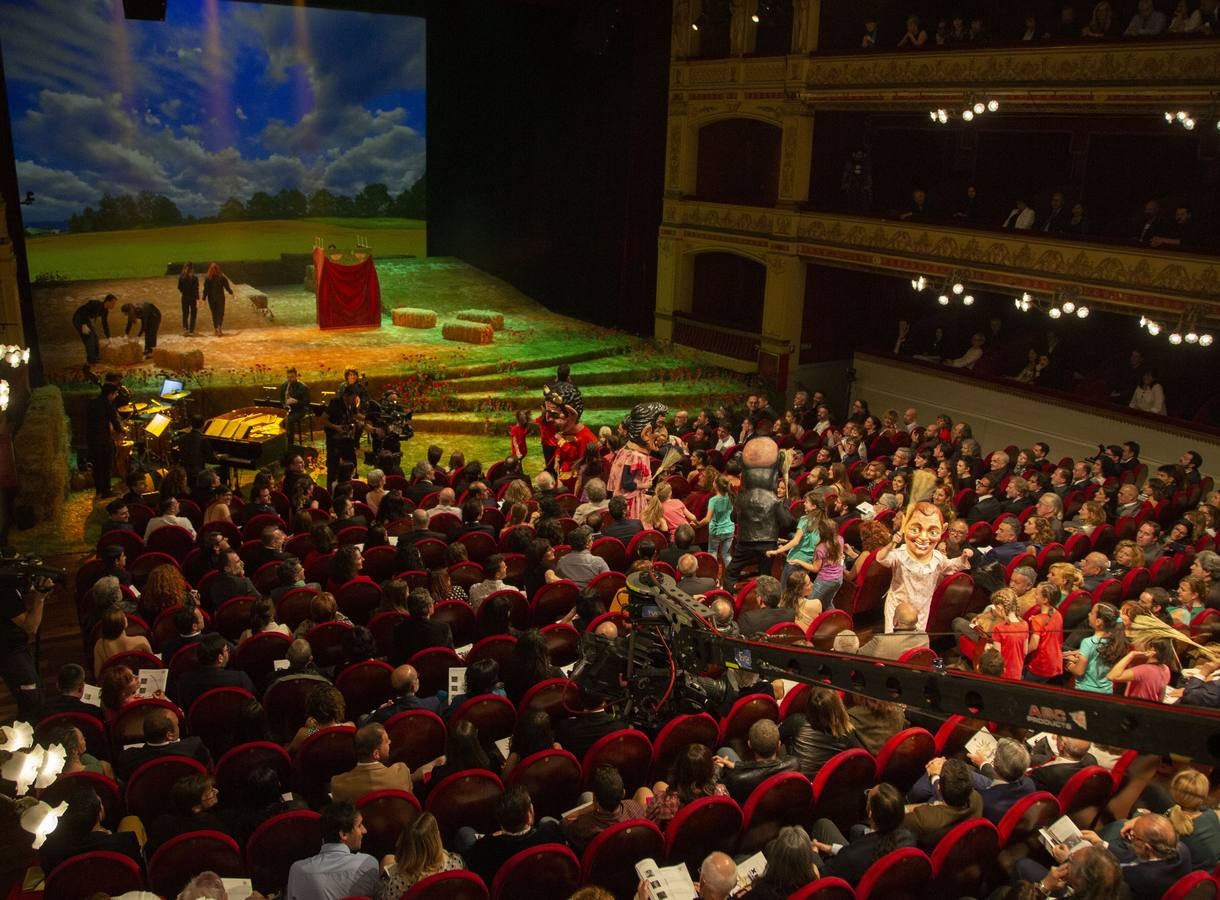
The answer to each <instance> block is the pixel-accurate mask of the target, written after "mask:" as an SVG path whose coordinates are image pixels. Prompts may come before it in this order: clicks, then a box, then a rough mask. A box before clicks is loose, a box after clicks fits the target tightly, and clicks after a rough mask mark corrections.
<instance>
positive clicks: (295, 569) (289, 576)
mask: <svg viewBox="0 0 1220 900" xmlns="http://www.w3.org/2000/svg"><path fill="white" fill-rule="evenodd" d="M275 574H276V577H277V578H278V579H279V586H278V587H274V588H272V589H271V599H272V600H273V601H275V602H277V603H278V602H279V599H280V597H283V596H284V595H285V594H287V593H288V592H289V591H291V590H294V589H296V588H300V587H305V588H312V589H313V590H315V591H320V590H322V585H320V584H318V583H317V582H316V581H310V582H306V581H305V567H304V566H303V565H301V561H300V560H299V559H297V558H296V557H295V556H289V557H286V558H285V559H283V560H281V561H280V565H279V568H278V569H277V570H276V573H275Z"/></svg>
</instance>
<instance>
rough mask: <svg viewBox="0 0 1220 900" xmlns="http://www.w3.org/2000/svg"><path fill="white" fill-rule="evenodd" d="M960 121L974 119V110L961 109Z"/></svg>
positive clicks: (971, 120)
mask: <svg viewBox="0 0 1220 900" xmlns="http://www.w3.org/2000/svg"><path fill="white" fill-rule="evenodd" d="M962 121H963V122H973V121H974V110H972V109H963V110H962Z"/></svg>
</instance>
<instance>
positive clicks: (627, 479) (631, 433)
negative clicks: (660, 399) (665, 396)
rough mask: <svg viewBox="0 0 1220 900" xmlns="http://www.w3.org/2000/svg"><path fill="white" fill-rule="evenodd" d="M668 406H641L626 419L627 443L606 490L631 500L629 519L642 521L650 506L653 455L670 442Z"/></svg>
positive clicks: (658, 404) (607, 482) (611, 466)
mask: <svg viewBox="0 0 1220 900" xmlns="http://www.w3.org/2000/svg"><path fill="white" fill-rule="evenodd" d="M667 415H669V408H668V407H666V406H665V404H664V403H656V402H649V403H640V404H638V405H636V406H635V407H633V408H632V410H631V412H630V413H628V414H627V418H625V419H623V428H624V429H625V430H626V432H627V442H626V443H625V444H623V446H622V448H621V449H620V450H619V451H618V452H617V453H615V454H614V462H612V463H611V464H610V478H609V479H608V480H607V481H606V489H607V490H608V491H609V492H610V493H611V494H612V495H614V496H616V497H623V498H624V499H626V501H627V518H629V519H638V518H640V515H641V514H642V513H643V512H644V506H645V504H647V503H648V491H649V489H650V488H651V487H652V463H651V460H652V454H653V453H654V452H656V453H659V452H660V450H661V448H662V447H664V446H665V444H666V442H667V441H668V440H669V432H668V431H667V429H666V427H665V417H666V416H667Z"/></svg>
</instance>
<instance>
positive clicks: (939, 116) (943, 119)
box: [936, 109, 949, 125]
mask: <svg viewBox="0 0 1220 900" xmlns="http://www.w3.org/2000/svg"><path fill="white" fill-rule="evenodd" d="M936 120H937V121H938V122H940V124H942V125H944V124H946V123H947V122H948V121H949V113H948V112H947V111H946V110H943V109H938V110H937V111H936Z"/></svg>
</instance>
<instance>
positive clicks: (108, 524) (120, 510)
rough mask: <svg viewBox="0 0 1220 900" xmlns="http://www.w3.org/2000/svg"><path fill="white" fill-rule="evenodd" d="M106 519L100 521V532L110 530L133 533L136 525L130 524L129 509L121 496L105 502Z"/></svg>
mask: <svg viewBox="0 0 1220 900" xmlns="http://www.w3.org/2000/svg"><path fill="white" fill-rule="evenodd" d="M106 515H107V518H106V521H105V522H103V523H102V534H108V533H110V532H111V531H130V532H132V533H133V534H134V533H135V530H136V527H135V526H134V525H132V524H131V510H130V509H129V508H128V506H127V501H126V500H124V499H122V498H121V497H120V498H119V499H118V500H111V501H110V502H109V503H108V504H106Z"/></svg>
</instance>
